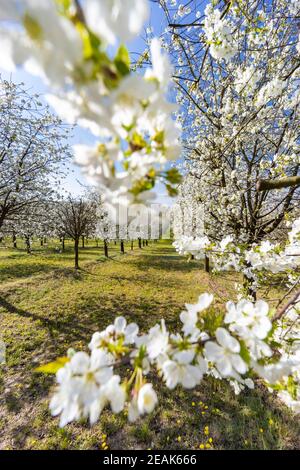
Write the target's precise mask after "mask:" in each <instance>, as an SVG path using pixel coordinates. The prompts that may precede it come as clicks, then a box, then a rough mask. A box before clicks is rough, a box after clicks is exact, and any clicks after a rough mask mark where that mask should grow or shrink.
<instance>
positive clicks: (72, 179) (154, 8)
mask: <svg viewBox="0 0 300 470" xmlns="http://www.w3.org/2000/svg"><path fill="white" fill-rule="evenodd" d="M163 20H164V16H163V12H162V10H161V9H160V8H159V6H158V5H157V4H154V3H151V16H150V19H149V22H148V24H145V28H146V27H147V26H151V27H152V28H153V29H154V33H156V34H157V35H159V34H160V32H161V31H162V29H163ZM141 36H142V37H143V36H144V37H145V34H142V35H141ZM142 37H141V38H138V39H137V40H135V41H134V42H132V43H131V44H129V45H128V47H129V50H130V51H132V52H134V53H139V52H142V51H143V50H144V47H145V41H144V39H143V38H142ZM0 74H1V77H2V78H3V79H11V80H12V81H13V82H15V83H20V82H24V83H25V85H26V88H27V89H28V90H29V91H32V92H33V93H39V94H41V96H43V94H46V93H47V92H49V89H48V87H47V86H45V85H44V83H43V82H42V80H41V79H40V78H38V77H34V76H32V75H30V74H28V73H26V72H25V71H24V70H22V69H21V68H19V69H18V70H17V71H16V72H15V73H12V74H11V73H8V72H6V71H4V70H1V68H0ZM94 142H95V137H94V136H92V135H91V134H90V133H89V132H88V131H86V130H84V129H81V128H80V127H78V126H76V128H75V130H74V135H73V138H72V139H70V145H72V144H77V143H81V144H93V143H94ZM87 184H88V183H87V182H86V180H85V178H84V176H83V175H82V174H81V170H80V168H78V167H77V166H76V165H74V164H71V165H70V169H69V172H68V175H67V178H66V181H65V184H64V189H65V190H66V191H67V192H71V193H73V194H80V193H81V192H82V191H83V190H84V188H83V187H82V185H87ZM157 189H158V194H159V201H160V202H163V203H167V204H170V203H171V201H170V198H169V197H168V196H167V195H166V193H165V190H164V188H163V187H158V188H157Z"/></svg>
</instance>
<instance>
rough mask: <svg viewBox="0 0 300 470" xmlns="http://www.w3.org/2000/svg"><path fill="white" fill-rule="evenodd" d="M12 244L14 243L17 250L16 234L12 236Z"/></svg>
mask: <svg viewBox="0 0 300 470" xmlns="http://www.w3.org/2000/svg"><path fill="white" fill-rule="evenodd" d="M12 242H13V247H14V248H17V237H16V234H15V232H13V234H12Z"/></svg>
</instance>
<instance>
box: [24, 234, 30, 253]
mask: <svg viewBox="0 0 300 470" xmlns="http://www.w3.org/2000/svg"><path fill="white" fill-rule="evenodd" d="M25 243H26V251H27V253H28V254H29V255H30V253H31V245H30V238H29V237H25Z"/></svg>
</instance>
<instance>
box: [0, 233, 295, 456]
mask: <svg viewBox="0 0 300 470" xmlns="http://www.w3.org/2000/svg"><path fill="white" fill-rule="evenodd" d="M19 244H20V243H19ZM58 246H59V245H58V242H51V243H49V245H47V246H44V247H40V246H39V244H38V243H36V244H35V245H34V249H33V253H32V254H31V255H27V254H26V253H25V251H24V249H23V247H21V245H20V249H15V250H12V249H9V248H5V247H2V248H0V281H1V283H0V332H1V334H2V336H3V339H4V341H5V343H6V345H7V364H6V366H3V367H2V371H1V378H0V448H2V449H101V448H103V447H105V446H108V447H109V448H111V449H132V448H134V449H148V448H151V449H186V448H192V449H196V448H199V446H200V445H201V447H205V446H206V445H207V444H208V445H209V446H211V447H212V448H214V449H295V448H299V447H300V446H299V422H297V420H296V419H295V417H294V416H293V415H292V414H291V413H290V412H289V410H288V409H287V408H285V407H284V406H283V405H281V403H280V402H279V401H278V400H277V398H276V396H271V395H270V394H269V393H268V392H267V391H266V390H265V388H264V387H263V386H257V388H256V390H255V391H254V392H253V391H246V392H243V393H242V394H241V395H240V396H238V397H237V396H235V395H234V393H233V391H232V390H231V388H229V387H227V386H225V385H223V384H220V383H219V382H217V381H213V380H205V381H203V383H202V384H201V386H199V387H198V388H197V389H196V390H193V391H184V390H183V389H180V388H178V389H176V392H175V393H174V391H173V392H170V391H169V390H167V389H166V387H165V386H162V385H161V381H160V380H159V379H157V378H155V377H152V378H153V381H154V383H155V388H156V390H157V391H158V393H159V398H160V405H159V406H158V407H157V409H156V410H155V412H154V413H153V414H152V415H150V416H147V417H146V418H145V419H143V420H142V421H140V422H138V423H135V424H133V425H129V424H128V423H127V418H126V416H125V414H124V413H121V414H120V415H117V416H114V415H112V414H111V413H110V412H109V411H105V412H104V413H103V415H102V418H101V421H100V422H99V424H97V425H96V426H94V427H93V428H90V427H89V426H88V425H87V424H86V423H80V424H79V423H76V424H72V425H69V426H68V427H66V428H65V429H63V430H61V429H59V428H58V420H57V419H54V418H52V417H51V416H50V414H49V412H48V398H49V394H50V392H51V389H52V388H53V384H54V379H53V377H49V376H43V375H41V374H37V373H35V372H34V369H35V367H36V366H37V365H39V364H42V363H45V362H49V361H50V360H53V359H55V358H56V357H57V356H60V355H64V354H65V353H66V350H67V349H68V348H69V347H75V348H86V345H87V343H88V341H89V340H90V337H91V335H92V333H93V332H94V331H96V330H99V329H102V328H104V327H105V326H107V325H108V324H109V323H111V322H112V321H113V320H114V318H115V316H116V315H124V316H125V317H126V318H127V320H128V321H136V322H137V323H138V324H139V325H140V327H141V329H142V330H143V331H145V330H147V328H148V327H150V326H153V324H154V323H155V322H157V321H159V320H160V319H161V318H165V319H166V321H167V326H168V328H170V329H171V330H175V329H176V328H177V329H178V328H179V326H180V322H179V313H180V311H181V309H182V308H183V306H184V303H186V302H194V301H196V299H197V297H198V295H199V294H200V293H202V292H205V291H210V292H214V294H215V297H216V302H217V304H219V305H220V306H221V305H222V303H223V302H224V300H227V299H228V298H229V297H230V296H232V295H233V292H234V285H233V284H234V281H235V280H236V276H234V275H233V274H231V273H227V274H226V275H225V274H224V275H222V276H220V275H218V276H210V275H208V274H206V273H204V271H203V266H202V264H201V262H197V261H194V262H191V263H187V261H186V259H185V258H183V257H180V256H178V255H177V254H176V253H175V251H174V250H173V248H172V247H171V245H170V244H169V243H158V244H151V246H149V247H145V248H144V249H143V250H139V249H138V248H137V247H136V246H135V249H134V251H133V252H132V251H130V247H129V246H128V245H126V254H125V255H120V254H119V247H118V246H114V245H112V248H111V250H110V255H111V258H110V259H108V260H106V259H105V258H104V257H103V247H99V248H97V247H95V246H94V243H93V242H91V241H90V242H89V245H88V246H87V247H86V248H85V249H81V252H80V260H81V268H82V269H81V270H80V271H75V270H74V269H73V253H72V246H71V244H68V245H67V247H66V252H65V253H58V252H57V251H56V250H55V247H58ZM206 426H208V429H207V428H206ZM210 439H211V441H212V442H211V441H210Z"/></svg>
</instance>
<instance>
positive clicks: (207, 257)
mask: <svg viewBox="0 0 300 470" xmlns="http://www.w3.org/2000/svg"><path fill="white" fill-rule="evenodd" d="M205 272H206V273H209V272H210V266H209V256H207V255H205Z"/></svg>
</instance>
